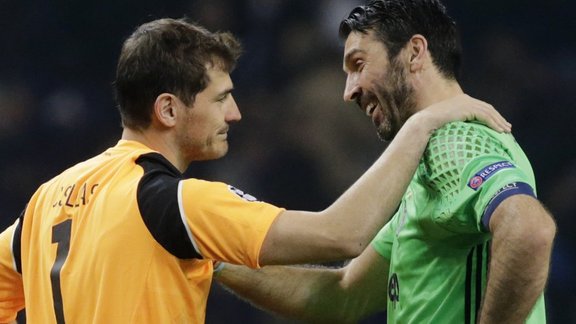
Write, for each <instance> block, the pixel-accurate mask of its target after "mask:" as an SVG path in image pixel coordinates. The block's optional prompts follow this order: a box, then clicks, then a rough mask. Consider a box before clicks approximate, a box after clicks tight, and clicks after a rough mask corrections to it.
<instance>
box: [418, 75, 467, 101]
mask: <svg viewBox="0 0 576 324" xmlns="http://www.w3.org/2000/svg"><path fill="white" fill-rule="evenodd" d="M413 85H414V89H415V95H416V110H417V111H420V110H422V109H424V108H426V107H429V106H431V105H433V104H435V103H437V102H440V101H443V100H446V99H449V98H452V97H454V96H457V95H459V94H462V93H464V91H463V90H462V88H461V87H460V84H458V82H457V81H456V80H450V79H446V78H445V77H444V76H442V75H440V74H439V73H438V72H435V73H428V74H425V73H423V74H421V75H419V76H418V77H417V78H415V80H414V83H413Z"/></svg>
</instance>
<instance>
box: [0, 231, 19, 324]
mask: <svg viewBox="0 0 576 324" xmlns="http://www.w3.org/2000/svg"><path fill="white" fill-rule="evenodd" d="M17 225H18V221H16V223H14V224H13V225H12V226H10V227H8V228H7V229H6V230H4V232H2V234H0V323H7V322H11V321H13V320H15V319H16V315H17V313H18V311H20V310H22V309H23V308H24V289H23V287H22V276H21V275H20V273H18V271H17V269H16V268H17V267H16V262H15V259H14V254H13V247H14V244H13V243H14V239H15V235H14V234H15V230H16V228H17Z"/></svg>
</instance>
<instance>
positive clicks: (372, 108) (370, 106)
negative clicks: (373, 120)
mask: <svg viewBox="0 0 576 324" xmlns="http://www.w3.org/2000/svg"><path fill="white" fill-rule="evenodd" d="M376 107H378V103H376V102H371V103H369V104H368V105H366V108H365V110H366V116H368V117H371V116H372V114H373V113H374V111H375V110H376Z"/></svg>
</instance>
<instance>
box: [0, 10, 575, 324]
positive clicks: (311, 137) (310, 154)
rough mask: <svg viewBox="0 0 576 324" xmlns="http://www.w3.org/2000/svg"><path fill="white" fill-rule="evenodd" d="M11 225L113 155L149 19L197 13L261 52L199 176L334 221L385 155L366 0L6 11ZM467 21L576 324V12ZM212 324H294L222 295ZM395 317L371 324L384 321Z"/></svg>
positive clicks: (1, 62)
mask: <svg viewBox="0 0 576 324" xmlns="http://www.w3.org/2000/svg"><path fill="white" fill-rule="evenodd" d="M1 3H2V5H1V9H0V42H1V44H2V45H1V50H0V151H1V152H2V154H1V156H2V159H1V161H0V206H2V207H1V209H0V229H3V228H5V227H6V226H8V225H9V224H11V223H12V222H13V221H14V219H15V218H16V217H17V216H18V215H19V214H20V211H21V210H22V208H23V207H24V205H25V203H26V201H27V200H28V198H29V197H30V196H31V195H32V193H33V192H34V190H35V189H36V187H37V186H39V185H40V184H41V183H42V182H44V181H46V180H48V179H49V178H51V177H53V176H54V175H56V174H57V173H58V172H59V171H60V170H62V169H63V168H65V167H67V166H70V165H72V164H74V163H76V162H79V161H81V160H83V159H86V158H88V157H90V156H92V155H95V154H97V153H99V152H100V151H102V150H103V149H105V148H107V147H108V146H111V145H113V144H114V143H115V142H116V141H117V140H118V138H119V136H120V133H121V128H120V120H119V116H118V113H117V112H116V109H115V104H114V99H113V94H112V87H111V83H112V81H113V79H114V69H115V64H116V58H117V55H118V53H119V50H120V45H121V43H122V41H123V39H124V38H125V37H126V36H128V35H129V34H130V32H131V31H132V29H133V28H134V27H135V26H136V25H139V24H141V23H143V22H146V21H149V20H152V19H155V18H159V17H166V16H168V17H182V16H188V17H189V18H191V19H192V20H195V21H198V22H200V23H202V24H203V25H205V26H206V27H208V28H209V29H211V30H230V31H232V32H233V33H234V34H236V35H237V36H239V37H240V39H241V40H242V41H243V44H244V49H245V54H244V55H243V57H242V58H241V59H240V62H239V65H238V67H237V69H236V71H235V72H234V73H233V80H234V82H235V88H236V90H235V93H234V94H235V98H236V101H237V102H238V104H239V107H240V109H241V112H242V113H243V120H242V122H241V123H239V124H238V125H235V126H233V127H232V131H231V139H230V141H231V149H230V153H229V154H228V156H227V157H225V158H224V159H222V160H219V161H211V162H205V163H198V164H196V165H193V166H192V167H191V168H190V170H188V171H187V173H188V175H189V176H193V177H200V178H207V179H211V180H222V181H226V182H229V183H231V184H234V185H235V186H237V187H239V188H241V189H242V190H244V191H247V192H250V193H251V194H253V195H255V196H256V197H258V198H259V199H262V200H267V201H270V202H273V203H276V204H278V205H281V206H289V207H290V208H291V209H300V208H301V209H316V210H317V209H322V208H324V207H325V206H327V205H328V203H329V202H331V201H332V200H333V199H335V197H337V196H338V195H339V194H340V193H341V192H343V191H344V190H345V189H346V187H347V186H348V185H350V184H351V183H352V182H353V181H354V180H355V179H356V178H357V177H358V176H359V175H360V174H361V173H362V172H363V170H365V169H366V168H367V167H368V166H369V165H370V163H371V162H372V161H373V160H374V159H375V158H376V156H378V155H379V154H380V153H381V152H382V150H383V149H384V148H385V144H384V143H382V142H380V141H379V140H378V138H377V136H376V135H375V132H374V129H373V127H372V125H371V123H370V122H369V121H368V120H367V119H366V118H365V116H364V115H363V114H362V113H361V112H360V111H358V110H357V108H356V107H355V106H354V105H349V104H344V103H343V101H342V90H343V87H344V81H345V76H344V74H343V72H342V71H341V55H342V54H341V52H342V43H341V41H340V40H339V39H338V37H337V29H338V24H339V22H340V20H341V19H342V18H344V17H345V15H346V14H347V13H348V12H349V10H350V9H351V8H353V7H354V6H355V5H357V4H359V3H361V2H360V1H358V0H317V1H310V0H198V1H194V0H188V1H183V0H182V1H177V0H164V1H152V0H140V1H108V0H104V1H89V2H86V1H55V2H51V1H39V0H26V1H10V0H9V1H2V2H1ZM445 4H446V5H447V7H448V11H449V12H450V14H451V15H452V16H453V17H454V18H455V19H456V20H457V22H458V24H459V25H460V31H461V34H462V41H463V46H464V65H463V69H462V77H461V79H460V81H461V83H462V85H463V86H464V89H465V91H466V92H467V93H469V94H470V95H472V96H475V97H478V98H481V99H483V100H486V101H488V102H490V103H492V104H493V105H494V106H496V107H497V108H498V109H499V110H500V111H501V112H502V114H503V115H505V116H506V117H507V118H508V120H509V121H511V122H512V123H513V125H514V131H513V133H514V135H515V137H516V139H517V140H518V142H519V143H520V144H521V145H522V146H523V147H524V149H525V151H526V153H527V155H528V156H529V157H530V158H531V160H532V163H533V167H534V169H535V172H536V177H537V182H538V185H539V187H538V189H539V190H538V191H539V192H538V194H539V197H540V199H541V200H542V201H543V202H544V203H545V204H546V205H547V207H548V208H549V209H550V210H551V211H552V213H553V214H554V215H555V217H556V219H557V223H558V228H559V232H558V237H557V240H556V246H555V250H554V256H553V264H552V274H551V277H550V282H549V287H548V291H547V303H548V310H549V320H550V322H551V323H576V293H575V292H576V276H575V275H574V274H575V273H576V257H575V254H576V253H575V247H576V236H575V235H572V230H576V141H575V136H574V135H573V129H574V126H570V125H571V124H572V123H573V122H574V120H575V119H576V118H575V117H576V100H575V98H576V96H575V95H574V91H575V90H576V82H575V81H576V40H575V39H574V32H576V26H575V23H574V14H573V12H574V10H575V9H576V3H574V2H573V1H568V0H551V1H547V2H537V3H528V2H523V1H515V0H507V1H497V0H488V1H476V0H474V1H456V0H450V1H445ZM210 299H211V300H210V302H209V306H208V315H207V323H288V322H289V321H286V320H282V319H278V318H275V317H272V316H270V315H267V314H265V313H263V312H260V311H258V310H256V309H254V308H252V307H251V306H249V305H247V304H244V303H243V302H239V301H238V300H236V299H235V298H234V297H232V296H230V295H229V294H228V293H226V292H224V291H222V290H221V289H219V288H215V289H214V291H213V294H212V295H211V298H210ZM382 318H383V317H382V316H377V317H375V318H373V319H369V320H367V321H366V323H372V322H374V323H375V322H378V321H381V320H382Z"/></svg>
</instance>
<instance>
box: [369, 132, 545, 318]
mask: <svg viewBox="0 0 576 324" xmlns="http://www.w3.org/2000/svg"><path fill="white" fill-rule="evenodd" d="M515 194H525V195H531V196H534V197H535V195H536V193H535V179H534V175H533V171H532V168H531V166H530V163H529V161H528V159H527V157H526V155H525V154H524V153H523V151H522V149H521V148H520V147H519V146H518V144H517V143H516V141H515V140H514V138H513V136H512V135H509V134H499V133H497V132H494V131H492V130H491V129H488V128H487V127H485V126H482V125H479V124H475V123H463V122H454V123H449V124H447V125H445V126H444V127H442V128H440V129H439V130H437V131H436V132H435V133H434V134H433V136H432V137H431V139H430V141H429V144H428V147H427V148H426V151H425V153H424V155H423V157H422V159H421V161H420V165H419V167H418V170H417V172H416V174H415V175H414V177H413V179H412V181H411V183H410V185H409V187H408V189H407V191H406V193H405V195H404V197H403V199H402V202H401V204H400V206H399V208H398V211H397V212H396V214H395V215H394V216H393V218H392V219H391V221H390V222H389V223H388V224H386V225H385V226H384V227H383V228H382V230H381V231H380V232H379V233H378V234H377V236H376V237H375V239H374V240H373V241H372V243H371V246H372V247H373V248H374V249H375V250H376V251H377V252H378V253H379V254H380V255H382V257H384V258H385V259H386V260H388V261H389V262H390V269H389V278H388V281H389V282H388V306H387V312H388V322H389V323H475V322H476V318H477V316H478V311H479V308H480V303H481V300H482V296H483V293H484V290H485V287H486V278H487V268H488V262H489V257H490V256H489V254H490V246H489V244H490V239H491V236H490V233H489V230H488V227H487V225H488V224H489V220H490V216H491V213H492V212H493V211H494V209H495V208H496V207H497V205H498V204H499V203H500V202H502V201H503V200H504V199H506V198H507V197H510V196H511V195H515ZM545 321H546V316H545V309H544V299H543V297H540V299H539V300H538V302H537V304H536V306H535V307H534V309H533V311H532V313H531V316H530V318H529V320H528V321H527V323H545Z"/></svg>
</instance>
